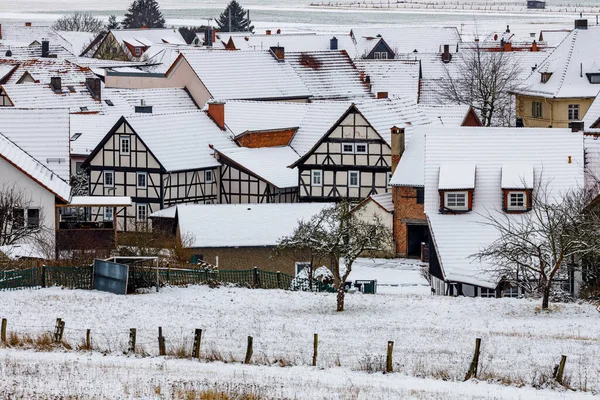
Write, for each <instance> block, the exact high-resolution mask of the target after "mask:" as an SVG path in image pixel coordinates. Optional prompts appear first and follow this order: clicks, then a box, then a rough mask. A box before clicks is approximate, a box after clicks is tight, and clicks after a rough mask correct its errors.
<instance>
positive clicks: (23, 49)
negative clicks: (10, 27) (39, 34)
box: [0, 26, 74, 60]
mask: <svg viewBox="0 0 600 400" xmlns="http://www.w3.org/2000/svg"><path fill="white" fill-rule="evenodd" d="M2 29H3V30H4V26H2ZM67 47H68V46H67ZM49 50H50V54H51V55H56V58H57V59H64V58H72V57H74V54H73V53H71V52H70V51H69V50H68V49H67V48H65V47H63V46H61V45H58V44H54V43H52V42H51V43H50V46H49ZM9 51H10V53H9ZM7 54H10V56H9V55H7ZM0 57H2V58H10V59H13V60H25V59H28V58H40V57H42V45H41V44H23V43H12V42H8V41H5V40H2V41H0Z"/></svg>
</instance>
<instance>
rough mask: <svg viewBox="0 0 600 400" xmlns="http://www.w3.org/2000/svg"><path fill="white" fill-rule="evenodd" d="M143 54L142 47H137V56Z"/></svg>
mask: <svg viewBox="0 0 600 400" xmlns="http://www.w3.org/2000/svg"><path fill="white" fill-rule="evenodd" d="M141 55H142V49H140V48H139V47H136V48H135V56H136V57H139V56H141Z"/></svg>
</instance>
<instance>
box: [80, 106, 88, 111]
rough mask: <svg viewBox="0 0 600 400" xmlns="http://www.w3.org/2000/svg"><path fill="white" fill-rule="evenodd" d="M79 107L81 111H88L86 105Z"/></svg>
mask: <svg viewBox="0 0 600 400" xmlns="http://www.w3.org/2000/svg"><path fill="white" fill-rule="evenodd" d="M79 109H80V110H81V111H83V112H86V111H88V108H87V107H79Z"/></svg>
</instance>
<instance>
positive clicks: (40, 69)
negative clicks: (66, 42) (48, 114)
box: [0, 58, 96, 84]
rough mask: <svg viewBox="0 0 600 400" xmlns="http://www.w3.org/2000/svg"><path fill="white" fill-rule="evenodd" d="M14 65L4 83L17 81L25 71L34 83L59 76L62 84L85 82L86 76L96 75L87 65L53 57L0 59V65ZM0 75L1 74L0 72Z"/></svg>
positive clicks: (94, 76)
mask: <svg viewBox="0 0 600 400" xmlns="http://www.w3.org/2000/svg"><path fill="white" fill-rule="evenodd" d="M5 64H8V65H14V64H17V65H18V66H17V68H16V69H15V70H14V71H13V72H12V74H11V75H10V78H8V79H6V80H5V81H4V82H5V83H6V84H14V83H19V80H20V79H22V78H23V75H24V74H25V73H27V74H29V75H30V76H31V77H32V78H33V79H34V80H35V81H36V83H45V84H49V83H50V78H53V77H60V78H61V81H62V83H63V84H71V83H81V82H85V80H86V78H96V75H95V74H94V73H93V72H92V70H90V69H89V68H87V67H81V66H79V65H77V64H74V63H72V62H71V61H68V60H62V59H55V58H32V59H26V60H18V61H17V60H12V59H1V60H0V65H5ZM0 75H1V74H0Z"/></svg>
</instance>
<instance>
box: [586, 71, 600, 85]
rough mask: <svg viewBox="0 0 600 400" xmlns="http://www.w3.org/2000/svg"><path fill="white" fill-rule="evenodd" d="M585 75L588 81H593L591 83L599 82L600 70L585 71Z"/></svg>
mask: <svg viewBox="0 0 600 400" xmlns="http://www.w3.org/2000/svg"><path fill="white" fill-rule="evenodd" d="M586 75H587V78H588V80H589V81H590V83H593V84H598V83H600V72H594V73H587V74H586Z"/></svg>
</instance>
